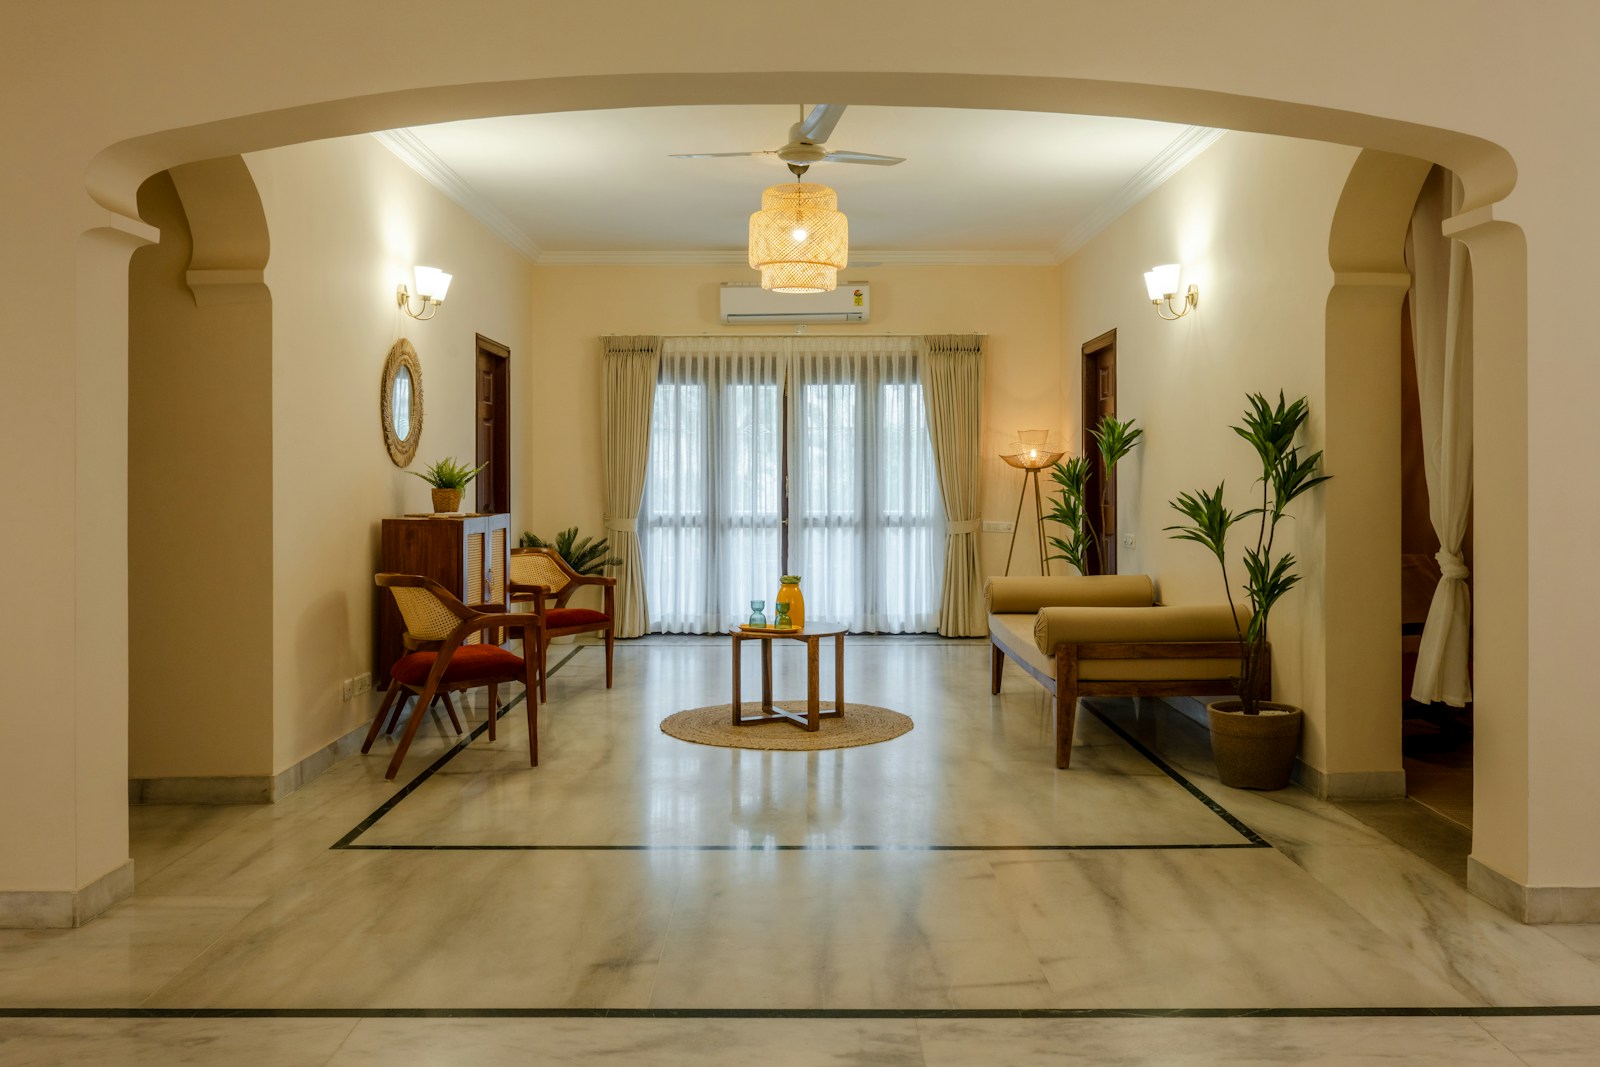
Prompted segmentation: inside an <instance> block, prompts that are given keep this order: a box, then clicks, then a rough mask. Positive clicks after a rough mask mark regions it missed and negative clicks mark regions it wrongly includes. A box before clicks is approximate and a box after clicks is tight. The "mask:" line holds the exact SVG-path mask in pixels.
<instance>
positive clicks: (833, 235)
mask: <svg viewBox="0 0 1600 1067" xmlns="http://www.w3.org/2000/svg"><path fill="white" fill-rule="evenodd" d="M849 255H850V235H849V224H848V222H847V220H846V219H845V217H844V215H843V213H841V212H840V211H839V197H838V195H837V194H836V193H835V192H834V191H833V190H832V189H830V188H828V187H827V186H826V185H817V184H815V183H813V182H791V183H787V184H784V185H774V186H772V187H770V188H768V189H765V190H763V191H762V193H761V210H760V211H757V212H754V213H752V214H751V216H750V265H751V266H752V267H754V268H756V269H757V270H759V271H760V272H761V288H763V289H770V290H772V291H773V292H776V293H826V292H830V291H831V290H833V289H834V288H835V287H836V286H837V285H838V283H839V269H840V268H841V267H844V266H845V265H846V263H847V261H848V259H849Z"/></svg>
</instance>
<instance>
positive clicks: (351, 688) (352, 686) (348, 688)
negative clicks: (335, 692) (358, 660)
mask: <svg viewBox="0 0 1600 1067" xmlns="http://www.w3.org/2000/svg"><path fill="white" fill-rule="evenodd" d="M343 693H344V699H345V700H349V699H350V698H351V697H353V696H355V695H356V680H355V679H354V678H346V679H345V680H344V688H343Z"/></svg>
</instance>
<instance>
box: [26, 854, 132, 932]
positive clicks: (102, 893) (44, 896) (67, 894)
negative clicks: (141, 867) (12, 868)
mask: <svg viewBox="0 0 1600 1067" xmlns="http://www.w3.org/2000/svg"><path fill="white" fill-rule="evenodd" d="M132 895H133V861H132V860H128V861H127V862H125V863H123V864H122V866H120V867H115V868H113V869H112V870H110V871H108V872H106V873H105V874H103V875H101V876H100V877H99V878H96V879H95V880H94V881H92V882H90V883H89V884H88V885H86V886H84V887H83V888H82V889H78V890H63V891H61V892H44V891H30V890H0V929H4V930H68V929H72V928H73V927H77V926H82V925H83V924H84V923H86V922H88V921H89V920H90V919H93V918H94V917H95V916H96V915H99V914H100V913H101V912H103V911H105V910H106V909H107V908H109V907H111V905H113V904H115V903H116V902H117V901H119V900H122V899H124V898H126V897H130V896H132Z"/></svg>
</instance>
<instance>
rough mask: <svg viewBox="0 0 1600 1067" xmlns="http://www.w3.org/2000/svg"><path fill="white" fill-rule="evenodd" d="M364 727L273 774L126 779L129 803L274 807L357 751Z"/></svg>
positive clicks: (364, 732)
mask: <svg viewBox="0 0 1600 1067" xmlns="http://www.w3.org/2000/svg"><path fill="white" fill-rule="evenodd" d="M366 732H367V724H362V725H361V726H357V727H356V728H355V729H354V730H351V731H350V732H349V733H347V734H345V735H344V736H343V737H341V738H339V739H338V740H337V741H334V742H332V743H331V744H327V745H324V746H323V747H322V748H320V749H318V750H317V751H315V752H313V753H312V754H311V755H309V756H307V757H306V758H305V759H303V760H301V761H300V762H299V763H296V764H295V765H294V766H292V767H290V768H288V769H287V770H284V771H280V772H278V773H277V774H259V775H231V776H227V777H211V778H205V777H193V778H130V779H129V780H128V803H130V804H275V803H277V802H278V801H280V800H282V799H283V798H284V797H286V796H288V795H289V794H290V793H293V792H294V791H295V790H296V789H299V788H300V787H301V786H303V785H306V784H307V783H309V782H312V781H314V780H315V779H317V778H318V777H319V776H321V775H322V774H323V773H325V772H326V771H327V770H328V768H330V767H332V766H333V765H334V764H335V763H338V762H339V761H340V760H341V759H344V758H345V757H346V756H348V755H350V754H351V753H353V752H356V751H358V750H359V749H360V748H361V741H362V739H363V738H364V737H365V736H366Z"/></svg>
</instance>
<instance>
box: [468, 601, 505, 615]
mask: <svg viewBox="0 0 1600 1067" xmlns="http://www.w3.org/2000/svg"><path fill="white" fill-rule="evenodd" d="M467 607H469V608H471V609H472V610H473V611H494V612H500V613H501V614H504V613H505V610H506V606H505V604H503V603H502V604H490V603H483V604H468V605H467Z"/></svg>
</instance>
